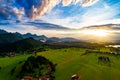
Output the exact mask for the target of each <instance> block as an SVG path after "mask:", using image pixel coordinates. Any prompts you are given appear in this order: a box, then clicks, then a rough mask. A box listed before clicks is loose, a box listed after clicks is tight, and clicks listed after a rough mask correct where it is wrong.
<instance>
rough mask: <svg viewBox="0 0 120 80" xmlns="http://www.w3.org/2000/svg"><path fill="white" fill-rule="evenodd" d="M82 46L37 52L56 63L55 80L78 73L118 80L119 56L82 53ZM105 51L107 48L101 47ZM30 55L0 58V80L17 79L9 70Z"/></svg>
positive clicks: (89, 79)
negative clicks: (104, 60) (105, 60)
mask: <svg viewBox="0 0 120 80" xmlns="http://www.w3.org/2000/svg"><path fill="white" fill-rule="evenodd" d="M85 50H86V49H84V48H64V49H56V50H48V51H44V52H39V53H37V55H41V56H44V57H46V58H48V59H49V60H50V61H52V62H53V63H54V64H57V66H56V71H55V73H54V75H55V78H56V79H55V80H70V78H71V76H72V75H73V74H78V75H79V76H80V80H120V56H115V55H109V54H100V53H89V54H86V55H82V54H84V52H85ZM101 50H102V51H106V50H108V51H109V49H107V48H106V49H101ZM29 56H30V55H21V56H16V57H5V58H0V67H1V70H0V80H17V79H15V77H14V76H11V75H10V72H11V70H12V69H13V68H14V67H15V66H16V65H19V64H18V63H19V62H20V61H24V60H26V59H27V57H29ZM99 56H106V57H109V59H110V62H102V61H99V60H98V57H99Z"/></svg>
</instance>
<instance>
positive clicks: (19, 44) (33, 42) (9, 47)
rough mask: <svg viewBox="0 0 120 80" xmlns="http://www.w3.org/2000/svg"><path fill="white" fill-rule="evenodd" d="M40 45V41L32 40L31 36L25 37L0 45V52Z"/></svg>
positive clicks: (24, 49) (23, 49)
mask: <svg viewBox="0 0 120 80" xmlns="http://www.w3.org/2000/svg"><path fill="white" fill-rule="evenodd" d="M40 45H41V42H40V41H37V40H34V39H33V38H26V39H23V40H20V41H17V42H14V43H11V44H8V45H6V46H4V47H1V49H0V52H23V51H27V50H33V49H34V48H36V47H38V46H40Z"/></svg>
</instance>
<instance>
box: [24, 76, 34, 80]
mask: <svg viewBox="0 0 120 80" xmlns="http://www.w3.org/2000/svg"><path fill="white" fill-rule="evenodd" d="M32 79H33V77H32V76H24V77H23V79H22V80H32Z"/></svg>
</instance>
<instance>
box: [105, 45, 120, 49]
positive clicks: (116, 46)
mask: <svg viewBox="0 0 120 80" xmlns="http://www.w3.org/2000/svg"><path fill="white" fill-rule="evenodd" d="M105 47H114V48H119V47H120V45H108V46H105Z"/></svg>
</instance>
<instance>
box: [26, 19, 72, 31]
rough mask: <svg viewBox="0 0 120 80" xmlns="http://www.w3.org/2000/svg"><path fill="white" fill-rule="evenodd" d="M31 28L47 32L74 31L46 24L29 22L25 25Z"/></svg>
mask: <svg viewBox="0 0 120 80" xmlns="http://www.w3.org/2000/svg"><path fill="white" fill-rule="evenodd" d="M25 25H29V26H34V27H36V29H45V30H72V29H70V28H66V27H63V26H60V25H56V24H51V23H45V22H35V21H34V22H27V23H25V24H24V26H25Z"/></svg>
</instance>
